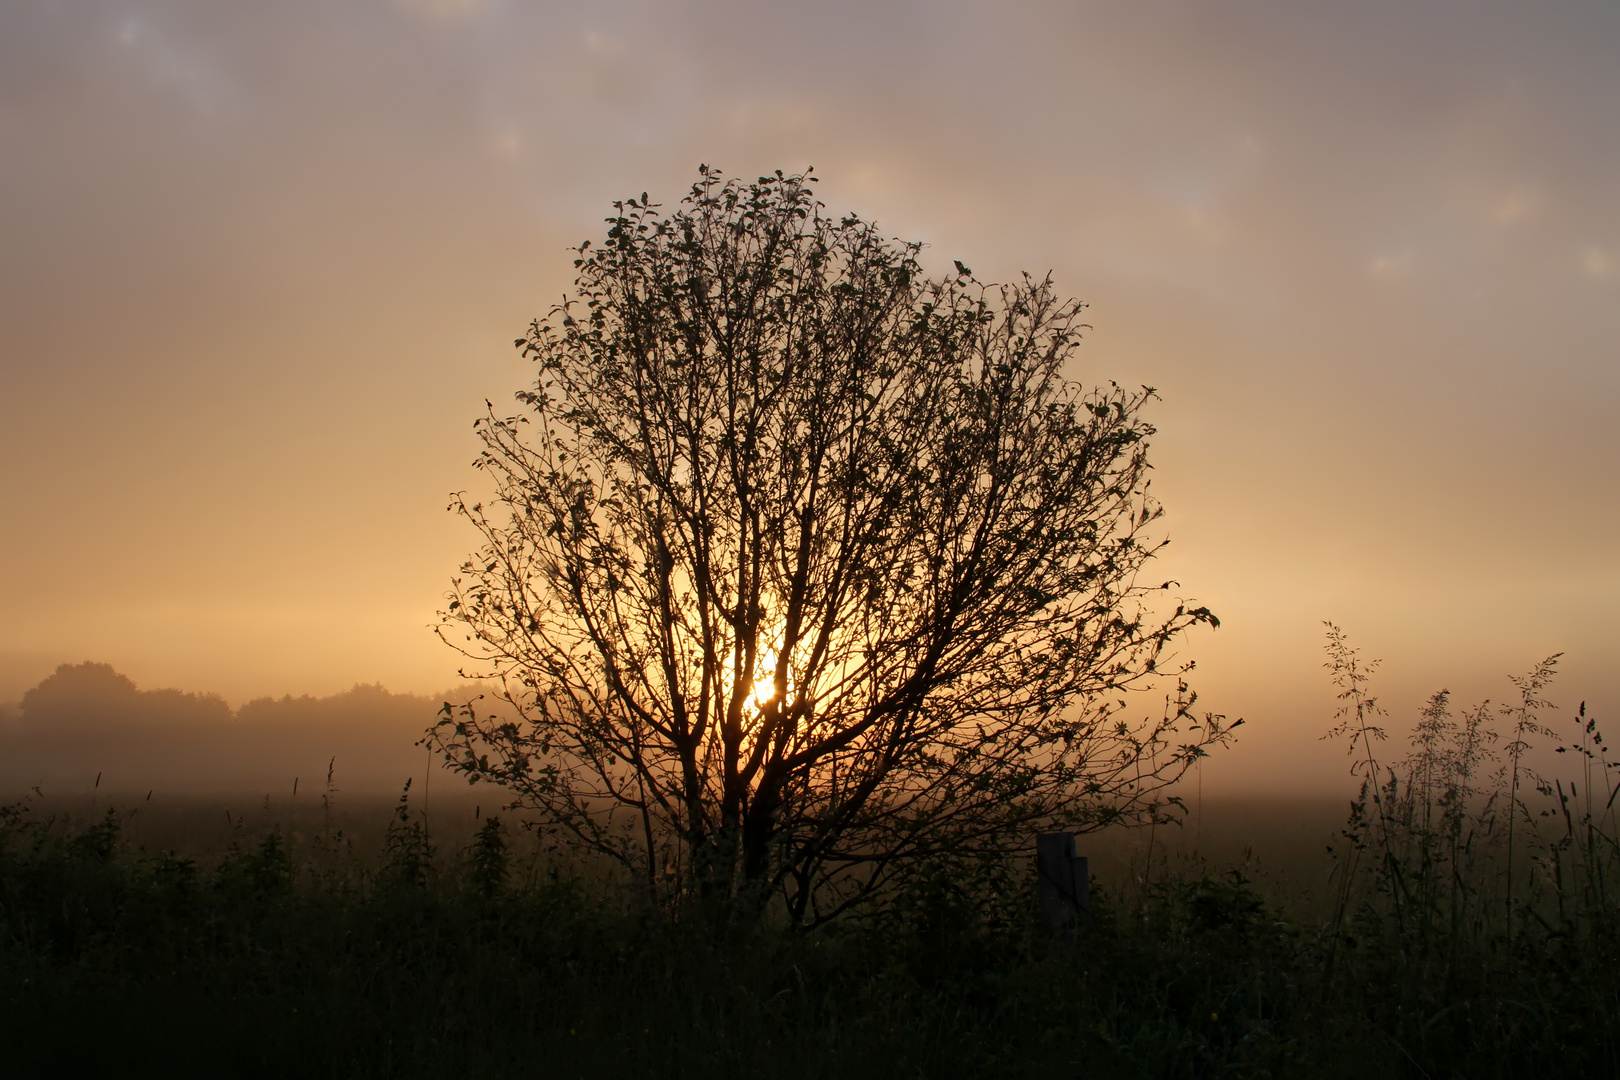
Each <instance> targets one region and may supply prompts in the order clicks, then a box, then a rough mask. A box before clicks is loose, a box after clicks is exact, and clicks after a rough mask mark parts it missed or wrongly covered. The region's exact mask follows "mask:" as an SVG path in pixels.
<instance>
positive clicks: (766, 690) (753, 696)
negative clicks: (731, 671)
mask: <svg viewBox="0 0 1620 1080" xmlns="http://www.w3.org/2000/svg"><path fill="white" fill-rule="evenodd" d="M777 655H778V654H777V652H776V650H775V649H770V648H762V649H760V650H759V662H758V663H757V664H755V665H754V673H755V678H754V685H753V689H752V690H751V691H750V692H749V694H748V700H749V701H750V702H751V703H752V704H753V706H754V708H756V709H764V708H765V703H766V702H768V701H770V700H771V698H773V697H775V696H776V661H777Z"/></svg>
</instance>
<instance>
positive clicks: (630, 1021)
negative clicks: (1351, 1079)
mask: <svg viewBox="0 0 1620 1080" xmlns="http://www.w3.org/2000/svg"><path fill="white" fill-rule="evenodd" d="M244 805H247V804H244ZM431 806H432V809H430V810H429V812H428V815H427V817H426V820H424V816H423V814H422V813H421V808H420V805H419V803H412V802H411V801H409V800H408V799H406V800H401V801H397V802H395V803H394V804H393V805H392V806H390V805H388V804H387V803H385V802H383V801H380V800H374V799H370V800H367V799H352V800H343V799H341V798H339V799H335V800H332V801H331V802H330V803H329V804H328V805H327V806H324V807H323V806H321V805H320V802H319V800H318V799H316V800H311V802H310V803H309V804H307V805H305V806H302V807H300V808H299V815H298V817H297V819H296V820H294V819H293V817H292V816H291V815H290V814H289V813H286V811H288V810H290V807H286V806H278V805H274V804H271V805H265V804H264V803H262V802H261V803H260V805H258V806H257V807H254V808H253V809H252V810H251V811H250V810H236V811H228V810H227V808H224V807H221V806H219V805H217V804H210V803H209V802H208V801H207V800H194V801H191V802H184V801H182V802H180V803H178V804H176V805H172V806H165V805H164V804H162V803H156V804H152V803H145V804H143V805H140V806H137V807H136V808H134V809H133V811H131V810H120V809H118V808H116V807H115V806H106V805H102V806H98V807H96V808H91V807H90V806H89V805H88V804H85V805H81V806H79V807H77V808H74V807H71V806H65V805H57V806H54V807H52V806H51V805H50V804H49V803H48V802H46V803H40V804H35V805H28V804H14V805H13V806H11V807H10V808H9V809H8V810H7V811H6V813H5V818H4V826H3V830H4V831H3V854H0V953H3V959H0V994H3V995H4V1001H5V1008H4V1009H3V1010H0V1016H3V1017H4V1019H3V1020H0V1024H3V1025H4V1028H5V1030H4V1037H5V1038H6V1043H7V1046H8V1047H9V1048H10V1050H9V1052H8V1056H9V1058H10V1063H11V1070H12V1075H43V1074H45V1073H47V1072H50V1073H59V1072H61V1071H63V1070H65V1069H71V1070H79V1071H87V1070H90V1069H98V1070H100V1069H107V1070H113V1069H116V1070H117V1071H119V1072H122V1073H125V1074H134V1075H147V1074H154V1075H155V1074H158V1073H160V1072H161V1073H163V1074H173V1073H175V1072H182V1073H183V1072H202V1071H204V1070H207V1071H210V1072H216V1071H219V1070H221V1069H228V1070H229V1071H230V1072H231V1073H232V1074H234V1075H245V1076H255V1075H265V1076H270V1075H287V1074H290V1073H296V1074H299V1075H310V1076H479V1077H499V1076H509V1075H510V1076H517V1075H542V1076H559V1077H564V1076H567V1077H572V1076H581V1077H587V1076H627V1077H628V1076H647V1077H665V1076H668V1077H684V1076H694V1077H695V1076H735V1077H747V1076H757V1075H764V1074H774V1075H781V1076H805V1077H811V1076H884V1077H894V1076H940V1077H946V1076H987V1077H991V1076H1009V1077H1011V1076H1034V1075H1043V1076H1044V1075H1075V1076H1178V1077H1204V1076H1227V1075H1232V1076H1367V1075H1387V1076H1403V1075H1404V1076H1414V1077H1418V1076H1430V1077H1439V1076H1470V1077H1489V1076H1517V1075H1523V1074H1525V1073H1526V1072H1528V1071H1530V1070H1531V1069H1534V1068H1537V1067H1539V1066H1541V1065H1543V1064H1546V1063H1549V1062H1557V1063H1558V1064H1559V1065H1560V1066H1561V1067H1562V1068H1563V1069H1564V1070H1565V1071H1566V1073H1569V1074H1573V1075H1588V1076H1601V1075H1617V1074H1620V1060H1617V1058H1620V1055H1617V1052H1616V1049H1615V1046H1614V1043H1613V1042H1612V1040H1610V1039H1608V1038H1607V1037H1606V1032H1607V1028H1608V1021H1609V1018H1611V1017H1612V1016H1613V1015H1614V1014H1615V1005H1616V1002H1617V994H1620V979H1617V978H1616V971H1617V966H1616V961H1617V960H1620V957H1617V956H1616V955H1615V953H1616V948H1615V944H1614V941H1615V939H1614V935H1613V929H1614V926H1613V919H1612V915H1613V906H1612V899H1611V898H1610V897H1609V896H1608V894H1607V893H1606V892H1595V891H1594V890H1593V888H1592V886H1595V885H1599V884H1601V886H1602V887H1606V884H1607V882H1608V881H1610V880H1613V878H1612V877H1611V876H1608V875H1612V873H1613V872H1614V871H1616V870H1620V865H1617V864H1616V862H1615V860H1614V859H1613V844H1612V836H1613V834H1612V832H1602V833H1601V834H1597V833H1594V835H1592V836H1591V837H1589V838H1588V837H1587V836H1586V834H1585V833H1583V832H1582V831H1581V828H1580V825H1581V822H1582V819H1581V818H1579V817H1577V816H1575V815H1572V816H1571V818H1570V819H1569V822H1568V825H1569V828H1566V829H1565V830H1564V833H1563V835H1562V836H1558V835H1555V834H1554V833H1553V832H1551V831H1550V830H1548V829H1545V828H1543V829H1541V830H1540V831H1539V832H1537V834H1536V835H1537V836H1538V837H1540V839H1539V840H1537V841H1536V844H1537V846H1535V847H1534V859H1535V860H1538V861H1534V862H1527V863H1526V864H1525V865H1526V867H1527V869H1526V872H1525V882H1526V885H1527V886H1529V885H1531V884H1534V885H1535V886H1536V887H1537V888H1538V889H1539V891H1537V892H1534V893H1530V892H1528V891H1527V892H1526V894H1525V895H1522V896H1521V897H1520V898H1518V899H1516V900H1515V901H1514V904H1515V905H1516V906H1515V909H1514V913H1513V916H1512V917H1509V916H1508V915H1507V914H1506V909H1505V908H1504V909H1503V912H1504V914H1503V915H1502V916H1501V917H1499V918H1498V917H1492V916H1491V914H1490V913H1489V912H1488V911H1487V910H1486V909H1487V908H1489V907H1491V906H1493V905H1495V904H1496V903H1498V902H1500V901H1501V900H1502V899H1503V896H1502V895H1501V891H1500V887H1501V886H1502V885H1503V884H1504V882H1503V881H1502V880H1501V878H1500V874H1501V872H1502V871H1501V863H1502V857H1503V856H1504V855H1505V851H1499V850H1495V849H1488V845H1486V846H1481V847H1479V848H1477V849H1476V851H1475V852H1474V853H1473V854H1471V855H1469V856H1468V857H1467V858H1468V862H1467V863H1466V865H1460V866H1455V867H1448V868H1446V869H1445V872H1444V873H1441V872H1439V871H1438V868H1434V867H1431V868H1430V869H1429V870H1427V871H1424V872H1425V873H1428V874H1429V875H1430V876H1429V878H1427V879H1422V878H1421V877H1420V876H1419V875H1417V874H1409V875H1408V877H1407V878H1406V879H1405V883H1404V884H1403V885H1402V886H1400V888H1402V889H1404V890H1405V892H1406V895H1407V897H1408V899H1409V897H1410V896H1411V895H1416V894H1418V893H1420V892H1422V890H1423V889H1429V890H1430V891H1431V892H1434V893H1436V895H1440V894H1442V893H1444V890H1445V889H1446V888H1447V887H1448V886H1449V885H1453V884H1455V885H1458V886H1459V887H1461V888H1462V889H1464V891H1465V893H1466V894H1467V895H1466V897H1465V899H1464V906H1465V907H1468V905H1469V904H1470V903H1473V904H1474V906H1473V907H1471V908H1469V909H1468V912H1466V914H1467V917H1466V918H1464V919H1463V920H1461V921H1460V922H1454V923H1449V924H1445V925H1443V926H1442V925H1441V924H1440V923H1439V922H1436V921H1435V920H1431V925H1429V926H1427V927H1425V926H1424V925H1423V924H1422V921H1421V920H1420V919H1418V918H1416V917H1415V916H1414V911H1413V910H1412V908H1411V906H1410V905H1408V906H1407V907H1406V908H1404V909H1403V908H1402V907H1401V905H1400V903H1398V902H1397V894H1396V892H1395V891H1394V890H1393V888H1392V880H1393V879H1392V877H1391V874H1390V870H1391V867H1392V865H1393V864H1392V863H1391V862H1390V861H1388V860H1386V859H1384V858H1383V856H1384V855H1385V854H1392V855H1394V857H1395V859H1396V860H1397V861H1398V860H1399V859H1400V858H1401V853H1400V852H1398V851H1395V850H1394V848H1393V847H1392V848H1391V849H1390V851H1388V852H1385V851H1383V849H1382V848H1381V846H1380V845H1379V844H1378V843H1377V842H1375V841H1373V840H1372V839H1371V838H1370V836H1369V835H1368V833H1369V830H1365V829H1364V830H1363V832H1362V834H1361V840H1360V841H1359V843H1358V842H1356V841H1355V840H1353V839H1352V838H1347V837H1345V836H1344V835H1343V833H1342V831H1341V832H1340V833H1339V835H1338V837H1337V839H1338V845H1337V849H1336V851H1335V853H1333V854H1329V853H1328V852H1327V850H1326V846H1327V845H1326V843H1325V842H1324V843H1320V844H1317V845H1314V846H1313V845H1308V844H1304V843H1302V842H1301V837H1302V836H1304V835H1308V834H1309V833H1310V832H1311V831H1312V830H1313V829H1314V828H1315V827H1317V826H1320V827H1322V828H1324V829H1325V830H1327V833H1328V835H1327V837H1325V838H1323V839H1324V840H1327V839H1332V838H1333V823H1334V819H1335V818H1336V817H1341V816H1342V815H1340V814H1338V813H1336V811H1337V810H1342V807H1339V808H1335V807H1332V806H1331V805H1330V804H1326V803H1323V802H1311V803H1298V802H1294V803H1289V802H1270V803H1267V802H1247V803H1213V802H1212V803H1211V804H1209V805H1208V806H1206V807H1204V808H1202V815H1201V816H1202V818H1203V821H1202V834H1203V836H1204V837H1205V844H1204V845H1203V846H1204V849H1205V850H1206V851H1207V850H1221V849H1222V848H1223V845H1224V847H1225V849H1226V850H1233V849H1235V852H1236V858H1235V859H1225V858H1223V859H1219V860H1213V859H1210V858H1209V857H1208V856H1207V855H1201V854H1200V853H1199V850H1198V848H1197V847H1195V845H1194V844H1193V843H1192V842H1191V841H1192V840H1193V839H1194V837H1193V836H1192V835H1191V834H1189V833H1188V832H1187V828H1186V826H1183V827H1181V828H1180V829H1177V828H1174V827H1168V828H1162V829H1160V830H1158V831H1159V833H1160V834H1161V835H1159V836H1157V837H1149V836H1148V835H1147V834H1146V833H1145V832H1143V831H1137V832H1134V833H1128V834H1122V835H1114V836H1110V835H1107V834H1099V835H1097V836H1094V837H1087V838H1083V840H1082V849H1083V850H1087V851H1089V852H1090V853H1091V855H1092V858H1093V860H1094V865H1095V868H1096V870H1095V889H1094V892H1093V897H1094V900H1093V904H1094V919H1093V922H1092V924H1091V925H1090V926H1089V927H1088V928H1086V929H1085V930H1084V931H1083V932H1082V933H1080V934H1079V935H1077V936H1076V937H1075V938H1074V939H1072V940H1069V939H1064V938H1053V937H1050V936H1048V935H1045V934H1043V933H1042V932H1041V930H1040V929H1039V928H1038V927H1037V926H1036V925H1035V920H1034V912H1033V903H1032V897H1033V885H1032V882H1031V881H1030V880H1029V873H1028V868H1027V867H1025V866H1016V865H1015V866H1004V867H982V866H980V867H971V866H963V865H945V864H942V865H939V866H936V867H933V868H931V872H930V873H928V874H925V875H922V876H921V877H919V878H918V879H916V880H914V881H913V883H912V884H911V885H910V886H909V887H908V888H907V889H906V890H904V891H903V892H900V893H897V894H896V895H894V896H893V897H891V898H890V900H889V902H888V903H887V904H886V905H885V906H884V907H883V908H882V909H881V910H879V911H875V912H872V913H871V914H870V915H869V916H868V917H866V918H863V919H860V920H854V921H850V922H848V923H845V924H841V925H835V926H833V927H830V928H825V929H823V930H822V931H819V932H817V933H815V934H803V933H794V932H789V931H786V930H783V929H781V928H777V927H774V926H771V925H752V924H750V925H741V924H736V923H733V922H727V921H726V919H725V918H724V916H723V915H718V914H715V913H708V912H703V911H700V910H688V911H685V912H683V913H682V915H681V917H680V918H673V917H671V915H670V913H668V912H666V911H655V910H649V909H647V908H645V907H644V906H642V905H641V904H640V903H639V901H638V899H637V896H636V894H634V893H633V892H631V891H630V890H628V889H626V888H625V887H624V883H623V882H621V881H619V880H618V879H617V878H616V877H615V876H614V875H613V874H612V873H609V872H606V871H605V870H604V869H603V868H602V867H600V866H592V865H589V864H585V863H581V862H579V861H577V860H575V859H571V858H570V857H569V856H567V855H566V854H565V853H563V852H560V851H558V850H555V849H554V848H552V847H550V846H549V845H547V844H546V843H544V842H543V841H542V840H541V839H540V838H539V837H538V836H537V835H536V834H535V833H533V832H530V831H526V830H523V829H521V828H518V827H515V822H514V821H513V820H512V819H510V818H509V817H503V816H492V815H491V814H490V813H489V812H488V810H489V808H488V807H486V806H483V805H480V804H477V803H471V802H470V800H469V798H468V795H467V794H466V793H456V794H455V795H454V796H441V797H439V798H438V800H437V802H436V803H433V804H431ZM227 813H229V816H227ZM1414 820H1416V819H1414ZM1538 820H1539V821H1540V822H1542V823H1543V824H1544V823H1545V822H1546V821H1548V820H1550V819H1538ZM1560 820H1562V819H1560ZM1340 824H1342V822H1341V823H1340ZM1571 830H1573V831H1571ZM1530 835H1531V830H1530V829H1529V828H1526V830H1525V832H1524V834H1523V835H1522V836H1521V838H1520V839H1521V842H1523V843H1525V844H1526V845H1527V850H1528V845H1529V844H1530ZM1572 838H1573V840H1574V841H1577V842H1576V843H1564V841H1565V840H1570V839H1572ZM1397 839H1398V838H1397ZM1586 839H1591V840H1592V842H1593V843H1592V846H1590V847H1586V848H1583V847H1582V844H1583V843H1585V840H1586ZM175 845H187V846H181V847H176V846H175ZM1599 845H1607V852H1605V851H1604V850H1602V849H1601V848H1600V846H1599ZM1396 846H1398V844H1397V845H1396ZM1583 852H1584V853H1583ZM1521 854H1524V853H1523V852H1521ZM1590 854H1596V856H1597V861H1594V862H1591V863H1587V862H1584V861H1582V860H1585V859H1587V858H1588V857H1589V855H1590ZM1352 856H1353V857H1352ZM1559 867H1561V869H1562V870H1563V871H1565V875H1564V877H1563V878H1558V877H1557V876H1556V874H1555V873H1554V870H1555V868H1559ZM1453 870H1454V871H1456V873H1452V871H1453ZM1572 871H1578V872H1576V873H1572ZM1346 874H1349V875H1350V876H1349V877H1348V878H1347V877H1345V876H1344V875H1346ZM1583 875H1584V876H1583ZM1347 881H1348V882H1349V884H1348V885H1346V882H1347ZM1560 882H1562V884H1561V885H1560V884H1559V883H1560ZM1476 901H1477V903H1476ZM1487 901H1489V902H1487ZM1445 910H1447V909H1446V906H1445V905H1444V904H1441V905H1439V906H1437V907H1434V908H1433V910H1431V912H1430V914H1431V915H1433V914H1435V913H1443V912H1444V911H1445Z"/></svg>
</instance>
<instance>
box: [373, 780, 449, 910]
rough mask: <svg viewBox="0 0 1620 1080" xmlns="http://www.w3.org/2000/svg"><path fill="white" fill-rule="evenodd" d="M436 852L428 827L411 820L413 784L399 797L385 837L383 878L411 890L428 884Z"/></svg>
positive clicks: (409, 783) (408, 782)
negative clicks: (429, 836) (430, 839)
mask: <svg viewBox="0 0 1620 1080" xmlns="http://www.w3.org/2000/svg"><path fill="white" fill-rule="evenodd" d="M436 853H437V852H436V849H435V848H434V847H433V844H432V843H431V842H430V841H429V838H428V831H427V826H426V825H424V824H423V823H422V822H421V820H420V819H417V818H413V817H412V816H411V782H410V781H409V780H406V781H405V788H404V790H403V791H401V792H400V793H399V802H398V803H396V804H395V806H394V816H393V820H391V821H390V822H389V823H388V831H387V833H386V834H385V835H384V837H383V863H382V868H383V876H384V877H385V879H387V880H390V881H394V882H397V883H399V884H401V885H405V886H408V887H411V888H421V887H423V886H425V885H426V884H427V881H428V874H429V873H430V872H431V871H432V869H433V857H434V855H435V854H436Z"/></svg>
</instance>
